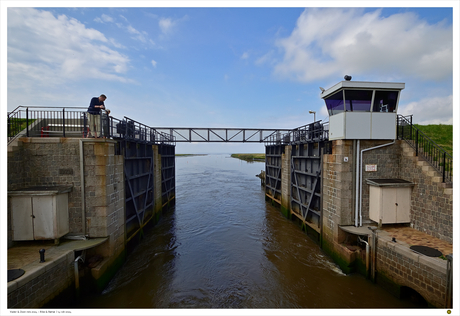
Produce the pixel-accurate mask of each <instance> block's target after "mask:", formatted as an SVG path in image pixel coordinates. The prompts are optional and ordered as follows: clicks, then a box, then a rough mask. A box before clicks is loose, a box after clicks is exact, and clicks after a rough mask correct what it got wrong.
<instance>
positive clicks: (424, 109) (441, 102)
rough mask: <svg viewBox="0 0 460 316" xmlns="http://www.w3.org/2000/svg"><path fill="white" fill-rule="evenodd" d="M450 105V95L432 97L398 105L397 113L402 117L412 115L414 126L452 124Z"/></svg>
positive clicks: (451, 107)
mask: <svg viewBox="0 0 460 316" xmlns="http://www.w3.org/2000/svg"><path fill="white" fill-rule="evenodd" d="M452 104H453V101H452V95H450V96H446V97H432V98H427V99H423V100H421V101H415V102H410V103H408V104H407V105H402V106H401V105H400V106H399V108H398V113H399V114H402V115H404V116H406V115H411V114H413V119H414V123H415V124H421V125H427V124H453V106H452Z"/></svg>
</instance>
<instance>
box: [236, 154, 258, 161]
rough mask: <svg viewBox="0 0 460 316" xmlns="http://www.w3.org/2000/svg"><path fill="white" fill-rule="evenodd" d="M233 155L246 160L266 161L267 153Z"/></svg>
mask: <svg viewBox="0 0 460 316" xmlns="http://www.w3.org/2000/svg"><path fill="white" fill-rule="evenodd" d="M232 157H233V158H238V159H241V160H246V161H265V154H232Z"/></svg>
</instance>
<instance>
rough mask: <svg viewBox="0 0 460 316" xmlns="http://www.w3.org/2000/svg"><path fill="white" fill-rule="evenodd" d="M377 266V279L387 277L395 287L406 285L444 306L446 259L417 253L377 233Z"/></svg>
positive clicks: (434, 302)
mask: <svg viewBox="0 0 460 316" xmlns="http://www.w3.org/2000/svg"><path fill="white" fill-rule="evenodd" d="M377 268H378V272H377V282H378V283H379V282H380V283H382V282H383V281H385V282H386V283H388V281H389V282H390V283H394V284H396V286H397V287H398V288H399V287H401V286H407V287H410V288H412V289H414V290H415V291H417V292H418V293H420V294H421V295H422V296H423V297H424V299H425V300H426V301H427V302H429V303H430V304H431V305H434V306H436V307H444V306H445V303H446V287H447V260H442V259H440V258H431V257H427V256H423V255H418V254H416V253H414V252H412V251H411V250H410V249H409V248H408V247H407V246H403V245H399V244H398V243H393V242H392V241H391V240H390V239H389V238H383V237H380V236H379V238H378V239H377ZM382 279H384V280H382Z"/></svg>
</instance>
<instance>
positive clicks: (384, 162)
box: [360, 140, 410, 224]
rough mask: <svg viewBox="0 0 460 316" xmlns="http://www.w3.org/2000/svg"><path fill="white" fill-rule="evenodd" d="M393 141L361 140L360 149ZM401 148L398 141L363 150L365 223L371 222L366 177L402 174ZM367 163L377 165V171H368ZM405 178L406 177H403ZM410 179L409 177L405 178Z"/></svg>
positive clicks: (362, 169)
mask: <svg viewBox="0 0 460 316" xmlns="http://www.w3.org/2000/svg"><path fill="white" fill-rule="evenodd" d="M389 143H391V141H389V140H383V141H369V140H365V141H360V151H361V150H363V149H369V148H373V147H377V146H382V145H386V144H389ZM400 158H401V157H400V148H399V144H398V143H394V144H392V145H387V146H384V147H380V148H376V149H371V150H368V151H364V152H363V157H362V159H363V160H362V162H361V166H362V168H361V174H362V209H361V212H362V218H363V224H364V223H371V222H372V221H370V220H369V185H368V184H367V182H366V179H396V178H401V176H400ZM366 165H376V166H377V171H366ZM403 179H404V178H403ZM404 180H408V179H404ZM409 181H410V180H409Z"/></svg>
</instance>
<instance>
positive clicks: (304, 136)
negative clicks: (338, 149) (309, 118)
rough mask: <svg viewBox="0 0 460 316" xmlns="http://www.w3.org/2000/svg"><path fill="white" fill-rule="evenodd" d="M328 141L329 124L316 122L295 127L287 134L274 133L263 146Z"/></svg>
mask: <svg viewBox="0 0 460 316" xmlns="http://www.w3.org/2000/svg"><path fill="white" fill-rule="evenodd" d="M328 139H329V122H324V123H321V121H316V122H313V123H310V124H307V125H303V126H300V127H297V128H295V129H293V130H291V131H289V132H288V133H285V134H281V133H276V134H274V135H271V136H270V137H268V138H267V139H265V145H296V144H302V143H307V142H320V141H326V140H328Z"/></svg>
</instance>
